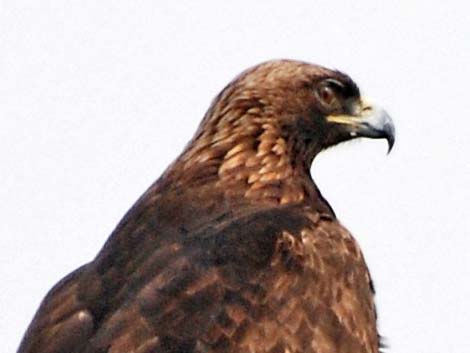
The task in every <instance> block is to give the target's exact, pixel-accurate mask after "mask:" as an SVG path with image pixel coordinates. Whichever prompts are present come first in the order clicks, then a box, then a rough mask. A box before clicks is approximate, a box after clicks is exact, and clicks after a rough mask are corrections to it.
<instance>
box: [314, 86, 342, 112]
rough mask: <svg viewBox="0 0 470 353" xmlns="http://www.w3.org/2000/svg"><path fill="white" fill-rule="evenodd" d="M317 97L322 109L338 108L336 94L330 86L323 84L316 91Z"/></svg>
mask: <svg viewBox="0 0 470 353" xmlns="http://www.w3.org/2000/svg"><path fill="white" fill-rule="evenodd" d="M316 93H317V97H318V99H319V100H320V103H321V104H322V105H323V106H324V108H326V109H328V110H333V109H336V108H338V105H339V102H338V98H337V95H336V92H335V90H334V88H333V87H332V85H331V84H328V83H327V82H325V84H322V85H320V87H319V88H318V89H317V92H316Z"/></svg>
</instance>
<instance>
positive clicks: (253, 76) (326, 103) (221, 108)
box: [178, 60, 395, 202]
mask: <svg viewBox="0 0 470 353" xmlns="http://www.w3.org/2000/svg"><path fill="white" fill-rule="evenodd" d="M358 137H369V138H384V139H386V140H387V141H388V146H389V151H390V150H391V148H392V146H393V143H394V140H395V129H394V125H393V122H392V120H391V118H390V117H389V115H388V114H387V113H386V112H385V110H383V109H381V108H380V107H378V106H375V105H373V104H371V103H370V102H368V101H366V100H365V99H364V98H363V97H361V94H360V91H359V88H358V87H357V85H356V84H355V83H354V81H353V80H352V79H351V78H350V77H349V76H347V75H346V74H344V73H342V72H339V71H335V70H330V69H327V68H324V67H321V66H318V65H313V64H309V63H305V62H300V61H293V60H274V61H268V62H265V63H262V64H260V65H257V66H255V67H253V68H251V69H248V70H247V71H245V72H243V73H242V74H240V75H239V76H238V77H236V78H235V79H234V80H233V81H232V82H231V83H229V84H228V85H227V86H226V87H225V88H224V89H223V90H222V92H221V93H220V94H219V95H218V96H217V97H216V98H215V100H214V101H213V103H212V105H211V106H210V108H209V110H208V111H207V113H206V115H205V117H204V119H203V121H202V123H201V125H200V127H199V129H198V131H197V133H196V135H195V137H194V138H193V140H192V141H191V142H190V143H189V145H188V147H187V149H186V151H185V152H184V153H183V155H182V157H181V158H180V159H179V161H180V162H181V163H179V164H178V165H180V166H181V167H180V168H178V169H179V170H180V171H181V173H180V174H179V175H180V176H181V175H183V177H182V179H184V180H185V182H189V181H191V180H192V181H194V180H197V181H198V182H199V181H202V182H206V181H211V180H214V179H216V180H217V181H218V184H219V185H223V186H222V187H223V188H224V190H239V191H240V192H241V193H244V195H245V196H247V195H250V194H253V193H255V191H256V190H260V189H263V190H266V187H267V186H268V188H269V189H270V191H269V192H265V194H266V195H268V194H269V193H271V194H275V195H274V198H275V199H277V200H280V201H281V202H282V199H283V198H282V195H286V194H288V195H293V194H296V192H295V191H292V190H300V191H298V192H297V194H299V195H304V194H305V192H304V191H305V190H307V189H312V187H310V186H308V184H309V180H310V174H309V170H310V166H311V163H312V161H313V159H314V158H315V156H316V155H317V154H318V153H319V152H321V151H322V150H324V149H326V148H328V147H330V146H333V145H336V144H338V143H340V142H343V141H347V140H351V139H354V138H358ZM196 175H197V177H196ZM273 185H274V186H273ZM284 185H287V186H285V187H284ZM292 185H294V186H295V185H297V187H292ZM276 188H277V189H276ZM275 189H276V191H273V190H275ZM277 190H288V191H287V192H279V193H278V191H277ZM257 194H259V191H257ZM268 196H269V195H268ZM302 198H303V196H299V197H298V198H297V199H302Z"/></svg>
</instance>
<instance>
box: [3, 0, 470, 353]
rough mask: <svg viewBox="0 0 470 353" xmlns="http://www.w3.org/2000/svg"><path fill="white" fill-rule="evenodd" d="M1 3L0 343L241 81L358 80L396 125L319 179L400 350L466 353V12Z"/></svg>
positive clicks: (315, 4)
mask: <svg viewBox="0 0 470 353" xmlns="http://www.w3.org/2000/svg"><path fill="white" fill-rule="evenodd" d="M222 3H224V2H218V3H216V2H215V1H181V0H180V1H178V2H176V1H175V2H170V1H166V2H164V1H160V2H158V1H156V0H153V1H116V0H115V1H96V0H81V1H72V0H69V1H45V0H44V1H22V0H4V1H0V249H1V252H0V254H1V256H0V279H1V282H0V283H1V290H0V336H1V342H2V343H1V348H0V351H1V352H13V351H15V350H16V348H17V346H18V344H19V341H20V338H21V336H22V334H23V332H24V330H25V329H26V327H27V324H28V323H29V321H30V320H31V318H32V315H33V314H34V312H35V310H36V308H37V306H38V304H39V302H40V300H41V299H42V298H43V296H44V295H45V294H46V292H47V290H48V289H49V288H50V287H51V286H52V285H53V284H54V283H55V282H56V281H57V280H59V279H60V278H61V277H62V276H64V275H65V274H67V273H68V272H70V271H71V270H73V269H74V268H76V267H78V266H79V265H81V264H83V263H85V262H87V261H89V260H91V259H92V258H93V256H94V255H95V254H96V253H97V251H98V250H99V248H100V247H101V246H102V244H103V243H104V241H105V240H106V238H107V236H108V235H109V234H110V232H111V231H112V229H113V227H114V226H115V225H116V224H117V222H118V221H119V219H120V218H121V217H122V216H123V214H124V212H125V211H126V210H127V209H128V208H129V207H130V206H131V205H132V203H133V202H134V201H135V200H136V199H137V198H138V196H139V195H140V194H141V193H142V192H143V191H144V190H145V189H146V188H147V187H148V186H149V185H150V184H151V183H152V181H153V180H154V179H156V178H157V177H158V176H159V175H160V174H161V173H162V171H163V170H164V169H165V167H166V166H167V165H168V164H169V163H170V161H172V160H173V159H174V158H175V157H176V156H177V155H178V153H179V152H180V151H181V149H182V148H183V146H184V144H185V143H186V142H187V141H188V140H189V138H190V137H191V136H192V134H193V132H194V130H195V128H196V126H197V125H198V123H199V121H200V119H201V117H202V115H203V114H204V112H205V110H206V109H207V107H208V105H209V103H210V101H211V99H212V98H213V97H214V96H215V95H216V94H217V93H218V91H219V90H220V89H221V88H222V87H223V86H224V85H225V84H226V83H228V81H229V80H230V79H232V78H233V77H234V76H235V75H236V74H238V73H239V72H240V71H242V70H244V69H246V68H247V67H249V66H252V65H254V64H256V63H258V62H260V61H264V60H267V59H271V58H294V59H301V60H305V61H310V62H315V63H319V64H322V65H325V66H328V67H333V68H338V69H340V70H342V71H345V72H347V73H348V74H349V75H351V76H352V78H353V79H354V80H355V81H356V82H357V83H358V84H359V86H360V87H361V89H362V91H363V92H365V93H366V94H367V95H368V96H370V97H373V98H375V101H377V102H379V103H381V104H382V105H383V106H385V107H386V108H387V109H388V111H389V113H390V115H391V116H392V117H393V118H394V120H395V123H396V128H397V141H396V148H395V149H394V151H392V153H391V155H390V156H386V143H385V142H384V141H372V140H367V141H366V140H363V141H358V142H352V143H346V144H343V145H342V146H339V147H337V148H334V149H332V150H329V151H327V152H325V153H324V154H322V155H321V156H320V157H319V158H318V159H317V160H316V161H315V163H314V167H313V175H314V178H315V180H316V182H317V184H318V185H319V187H320V189H321V190H322V192H323V194H324V195H325V196H326V198H327V199H328V200H329V201H330V203H331V204H332V206H333V208H334V209H335V211H336V212H337V215H338V217H339V218H340V220H341V221H342V222H343V223H344V224H345V225H346V226H347V227H348V228H349V229H350V230H351V232H352V233H353V234H354V235H355V236H356V238H357V239H358V240H359V242H360V244H361V246H362V248H363V250H364V253H365V256H366V259H367V261H368V264H369V266H370V268H371V271H372V275H373V277H374V279H375V284H376V288H377V291H378V294H377V304H378V310H379V323H380V330H381V333H382V334H383V335H384V336H385V337H386V338H387V343H388V344H389V345H390V350H391V351H393V352H397V353H409V352H425V353H433V352H436V353H437V352H446V353H448V352H468V351H470V343H469V338H468V337H469V332H468V329H469V324H468V316H469V315H470V304H469V301H470V285H469V278H470V258H469V253H470V240H469V237H470V214H469V205H468V202H469V200H470V191H469V180H470V163H469V157H468V153H469V152H470V151H469V147H470V143H469V136H470V104H469V100H470V96H469V92H470V88H469V87H470V86H469V82H470V69H469V66H470V25H469V15H468V13H469V11H470V9H469V8H467V7H466V5H465V3H466V2H465V1H460V2H458V1H414V2H412V1H388V2H383V3H382V2H378V1H350V2H349V1H348V2H346V1H344V2H334V1H312V0H309V1H293V0H290V1H278V2H276V1H258V2H255V1H241V0H237V1H236V2H232V3H233V4H232V5H221V4H222Z"/></svg>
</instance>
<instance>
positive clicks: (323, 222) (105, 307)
mask: <svg viewBox="0 0 470 353" xmlns="http://www.w3.org/2000/svg"><path fill="white" fill-rule="evenodd" d="M328 77H335V78H336V79H338V80H344V81H345V82H349V81H350V79H349V78H348V77H347V76H345V75H343V74H340V73H338V72H334V71H330V70H327V69H324V68H321V67H319V66H314V65H310V64H305V63H300V62H294V61H273V62H268V63H265V64H262V65H259V66H257V67H255V68H253V69H251V70H249V71H247V72H245V73H243V74H242V75H240V76H239V77H238V78H237V79H236V80H235V81H234V82H232V83H231V84H230V85H229V86H227V87H226V88H225V89H224V90H223V91H222V92H221V94H219V96H218V97H217V98H216V100H215V101H214V103H213V104H212V106H211V107H210V109H209V111H208V112H207V114H206V116H205V118H204V120H203V122H202V124H201V126H200V128H199V130H198V132H197V133H196V135H195V137H194V139H193V140H192V141H191V142H190V143H189V144H188V146H187V148H186V150H185V151H184V152H183V153H182V155H181V156H180V157H179V158H178V159H177V160H176V162H175V163H174V164H173V165H172V166H170V167H169V169H168V170H167V171H166V172H165V174H164V175H163V176H162V177H161V178H160V179H159V180H158V181H157V182H156V183H155V184H154V185H152V186H151V187H150V188H149V190H147V192H146V193H145V194H144V195H143V196H142V197H141V198H140V199H139V200H138V201H137V203H136V204H135V205H134V206H133V207H132V208H131V210H130V211H129V212H128V213H127V214H126V216H125V217H124V218H123V220H122V221H121V222H120V223H119V225H118V226H117V228H116V229H115V231H114V232H113V234H112V235H111V236H110V238H109V239H108V241H107V242H106V244H105V245H104V247H103V249H102V250H101V251H100V252H99V254H98V255H97V257H96V258H95V259H94V260H93V261H92V262H90V263H89V264H87V265H85V266H84V267H82V268H80V269H79V270H77V271H75V272H74V273H72V274H71V275H69V276H68V277H67V278H65V279H64V280H62V281H61V282H60V283H59V284H58V285H56V286H55V287H54V288H53V289H52V290H51V292H50V293H49V294H48V295H47V296H46V298H45V299H44V301H43V303H42V304H41V307H40V308H39V310H38V313H37V314H36V316H35V318H34V320H33V322H32V323H31V325H30V327H29V329H28V331H27V333H26V334H25V337H24V339H23V342H22V343H21V346H20V348H19V350H18V352H20V353H33V352H34V353H46V352H47V353H65V352H67V353H71V352H76V353H79V352H87V353H103V352H109V353H131V352H136V353H150V352H168V353H173V352H174V353H176V352H201V353H202V352H204V353H222V352H246V353H268V352H269V353H294V352H298V353H300V352H302V353H308V352H312V353H314V352H315V353H329V352H332V353H333V352H335V353H346V352H351V353H352V352H354V353H358V352H364V353H365V352H367V353H376V352H378V348H379V342H378V334H377V329H376V314H375V307H374V303H373V290H372V284H371V279H370V276H369V272H368V269H367V266H366V264H365V262H364V259H363V257H362V254H361V251H360V250H359V247H358V245H357V243H356V242H355V240H354V239H353V238H352V236H351V235H350V234H349V232H348V231H347V230H345V229H344V228H343V227H342V226H341V225H340V224H339V222H338V221H337V220H336V218H335V216H334V213H333V211H332V210H331V208H330V206H329V205H328V203H327V202H326V201H325V200H324V199H323V197H322V196H321V194H320V192H319V191H318V189H317V187H316V186H315V184H314V183H313V181H312V179H311V177H310V174H309V168H310V164H311V163H312V160H313V159H314V157H315V155H316V154H317V153H318V152H320V151H321V150H322V149H324V148H327V147H328V146H329V145H330V144H331V143H332V142H331V141H333V140H332V137H331V136H333V135H334V134H333V132H331V131H330V130H329V128H327V127H326V126H325V125H324V122H323V120H322V118H323V115H322V114H323V113H322V112H321V111H320V110H319V109H317V105H316V104H317V102H316V101H315V96H314V95H313V93H312V87H313V86H314V85H315V83H316V82H318V80H321V79H324V78H328ZM351 82H352V81H351ZM332 134H333V135H332ZM334 136H336V135H334ZM326 141H328V144H326Z"/></svg>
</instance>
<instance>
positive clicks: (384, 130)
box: [327, 101, 395, 153]
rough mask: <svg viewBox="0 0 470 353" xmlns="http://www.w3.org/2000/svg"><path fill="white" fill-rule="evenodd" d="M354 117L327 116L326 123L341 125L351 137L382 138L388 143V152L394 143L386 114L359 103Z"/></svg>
mask: <svg viewBox="0 0 470 353" xmlns="http://www.w3.org/2000/svg"><path fill="white" fill-rule="evenodd" d="M357 111H358V112H357V113H355V114H354V115H343V114H341V115H329V116H328V117H327V121H329V122H332V123H336V124H341V125H343V126H344V127H345V128H346V129H347V130H348V131H349V135H350V136H351V137H369V138H374V139H379V138H384V139H386V140H387V143H388V152H387V153H390V151H391V150H392V148H393V145H394V143H395V126H394V124H393V120H392V118H391V117H390V115H388V113H387V112H386V111H385V110H384V109H383V108H381V107H379V106H376V105H372V104H369V103H365V102H364V101H362V102H361V106H360V108H359V109H357Z"/></svg>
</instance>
